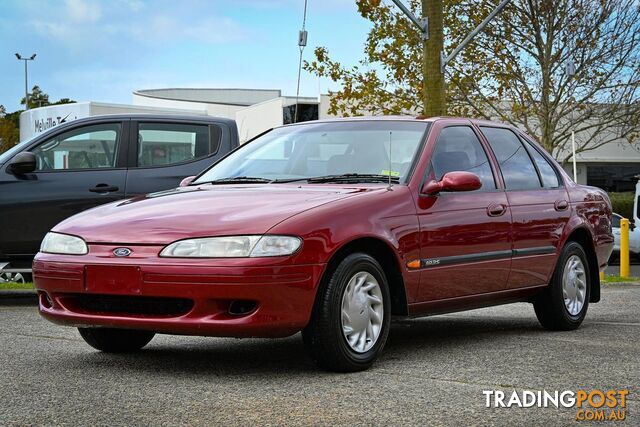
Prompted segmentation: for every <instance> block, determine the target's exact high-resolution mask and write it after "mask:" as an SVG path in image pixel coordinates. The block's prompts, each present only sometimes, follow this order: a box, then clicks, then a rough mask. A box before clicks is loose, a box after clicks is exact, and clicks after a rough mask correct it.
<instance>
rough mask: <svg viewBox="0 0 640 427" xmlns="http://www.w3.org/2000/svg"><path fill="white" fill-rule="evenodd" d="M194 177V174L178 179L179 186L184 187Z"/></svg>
mask: <svg viewBox="0 0 640 427" xmlns="http://www.w3.org/2000/svg"><path fill="white" fill-rule="evenodd" d="M194 179H196V176H195V175H193V176H188V177H186V178H185V179H183V180H182V181H180V187H186V186H188V185H189V184H191V183H192V182H193V180H194Z"/></svg>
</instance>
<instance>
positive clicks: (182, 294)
mask: <svg viewBox="0 0 640 427" xmlns="http://www.w3.org/2000/svg"><path fill="white" fill-rule="evenodd" d="M102 249H103V250H101V251H99V252H100V253H98V254H95V255H91V256H89V255H86V256H82V257H77V256H75V257H74V256H64V255H52V254H43V253H40V254H38V255H37V256H36V259H35V261H34V264H33V277H34V284H35V287H36V289H37V291H38V294H39V309H40V313H41V314H42V315H43V316H44V317H45V318H46V319H48V320H50V321H52V322H54V323H59V324H64V325H68V326H77V327H113V328H129V329H145V330H153V331H156V332H160V333H172V334H186V335H191V334H193V335H209V336H234V337H251V336H255V337H283V336H288V335H292V334H294V333H296V332H298V331H300V330H301V329H303V328H304V327H305V326H306V324H307V323H308V321H309V318H310V314H311V310H312V307H313V302H314V298H315V294H316V287H317V284H318V283H319V281H320V277H321V275H322V272H323V270H324V267H325V264H313V265H281V264H279V265H271V266H269V265H262V264H264V263H265V262H268V260H267V261H265V260H264V259H262V260H259V261H256V263H257V264H258V265H250V264H251V260H250V259H247V260H244V261H240V262H237V261H236V262H231V264H233V263H235V264H245V265H216V266H211V265H209V266H207V265H205V264H206V260H197V261H195V262H192V260H184V259H183V260H178V259H170V260H168V259H165V258H157V257H154V256H146V257H145V256H144V255H143V256H142V257H141V258H140V259H135V258H133V259H130V258H127V259H126V260H125V259H122V260H119V259H117V258H113V257H106V256H104V254H105V253H109V252H110V251H109V249H111V248H110V247H106V248H102ZM144 250H145V251H148V252H149V253H152V252H153V251H154V250H153V248H149V247H147V248H145V249H144ZM92 252H94V251H90V253H92ZM134 252H135V251H134ZM155 253H156V254H157V253H158V252H155ZM101 254H102V255H103V256H101ZM210 262H211V260H209V263H210ZM222 264H224V262H223V263H222Z"/></svg>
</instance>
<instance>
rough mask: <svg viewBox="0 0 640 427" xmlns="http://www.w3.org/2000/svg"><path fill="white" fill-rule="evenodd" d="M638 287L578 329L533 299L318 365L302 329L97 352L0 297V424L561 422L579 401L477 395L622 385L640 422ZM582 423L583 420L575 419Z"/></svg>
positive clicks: (612, 294) (622, 291) (615, 295)
mask: <svg viewBox="0 0 640 427" xmlns="http://www.w3.org/2000/svg"><path fill="white" fill-rule="evenodd" d="M639 314H640V286H631V285H626V286H620V285H617V286H614V287H607V288H606V289H604V290H603V301H602V302H601V303H599V304H595V305H592V306H591V307H590V309H589V313H588V316H587V319H586V321H585V323H584V324H583V326H582V327H581V328H580V329H579V330H577V331H573V332H555V333H551V332H547V331H544V330H542V329H541V328H540V327H539V326H538V323H537V321H536V318H535V316H534V313H533V309H532V307H531V306H530V305H528V304H513V305H509V306H502V307H495V308H489V309H482V310H475V311H470V312H464V313H457V314H451V315H444V316H436V317H431V318H426V319H416V320H407V321H401V322H397V323H395V324H394V326H393V329H392V331H391V335H390V339H389V342H388V345H387V348H386V351H385V353H384V355H383V357H382V358H381V359H380V360H379V362H378V363H377V364H376V365H375V366H374V367H373V369H371V370H369V371H367V372H362V373H356V374H349V375H344V374H331V373H325V372H320V371H318V370H316V369H315V368H314V366H313V365H312V363H311V362H310V361H309V360H307V359H306V357H305V355H304V352H303V347H302V343H301V339H300V337H299V335H296V336H293V337H290V338H286V339H279V340H258V339H246V340H236V339H216V338H200V337H172V336H157V337H156V338H155V339H154V340H153V341H152V342H151V344H150V345H149V346H148V347H147V348H146V349H145V350H144V351H143V352H141V353H139V354H136V355H128V356H122V355H118V356H115V355H105V354H101V353H98V352H96V351H93V350H92V349H91V348H89V347H88V346H86V345H85V344H84V342H83V341H82V340H81V339H80V337H79V336H78V335H77V332H76V331H75V330H74V329H70V328H63V327H59V326H56V325H53V324H50V323H48V322H46V321H44V320H43V319H41V318H40V317H39V315H38V314H37V313H36V311H35V308H34V307H28V306H0V349H1V350H0V378H1V380H0V381H1V382H0V425H32V424H40V425H43V424H44V425H52V424H71V425H187V424H188V425H208V424H212V423H214V422H215V423H224V424H232V425H240V424H243V425H248V424H249V425H254V424H255V425H282V424H297V425H346V424H355V425H380V424H392V425H410V424H411V425H417V424H429V425H441V424H458V425H487V424H497V425H505V424H509V425H517V424H526V425H542V424H548V423H553V424H551V425H567V424H572V423H574V422H575V414H576V410H575V409H564V408H561V409H556V408H546V409H545V408H497V409H496V408H486V407H485V402H484V400H485V398H484V396H483V394H482V390H504V391H505V392H507V393H510V392H511V391H512V390H513V389H514V388H515V389H516V390H523V389H526V390H543V389H546V390H551V391H553V390H560V391H563V390H576V389H596V388H598V389H628V390H629V391H630V394H629V396H628V397H627V411H626V412H627V419H626V421H625V424H628V425H638V423H639V421H638V418H637V417H638V411H639V410H640V404H639V403H638V392H639V391H640V390H639V388H640V387H639V384H640V357H639V354H640V316H638V315H639ZM581 424H584V422H582V423H581Z"/></svg>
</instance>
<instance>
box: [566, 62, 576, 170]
mask: <svg viewBox="0 0 640 427" xmlns="http://www.w3.org/2000/svg"><path fill="white" fill-rule="evenodd" d="M564 71H565V73H566V74H567V78H569V79H572V78H573V77H574V76H575V75H576V65H575V64H574V63H573V60H571V59H569V60H568V61H567V63H566V64H565V67H564ZM575 108H576V105H575V104H574V105H572V106H571V118H570V119H569V120H571V122H570V123H571V154H572V159H573V182H575V183H577V182H578V165H577V164H576V131H575V123H574V122H573V110H574V109H575Z"/></svg>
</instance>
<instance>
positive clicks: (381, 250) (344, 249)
mask: <svg viewBox="0 0 640 427" xmlns="http://www.w3.org/2000/svg"><path fill="white" fill-rule="evenodd" d="M355 252H362V253H366V254H368V255H371V256H372V257H373V258H375V259H376V261H378V262H379V263H380V265H381V266H382V269H383V271H384V272H385V275H386V276H387V281H388V282H389V293H390V295H391V314H393V315H398V316H406V315H408V305H407V293H406V289H405V286H404V278H403V277H402V272H401V270H400V262H399V261H398V258H397V257H396V254H395V250H394V249H393V247H392V246H391V245H390V244H389V243H388V242H386V241H385V240H383V239H381V238H378V237H371V236H368V237H359V238H357V239H354V240H351V241H348V242H346V243H344V244H343V245H341V246H340V247H339V248H338V250H336V251H335V252H334V253H333V254H332V255H331V257H330V258H329V262H328V263H327V267H326V268H325V271H324V273H323V275H322V281H321V283H322V286H324V284H325V283H326V281H327V280H328V278H329V275H330V274H331V273H332V272H333V271H334V270H335V269H336V267H337V266H338V264H339V263H340V261H341V260H342V259H344V257H345V256H347V255H348V254H351V253H355Z"/></svg>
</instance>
